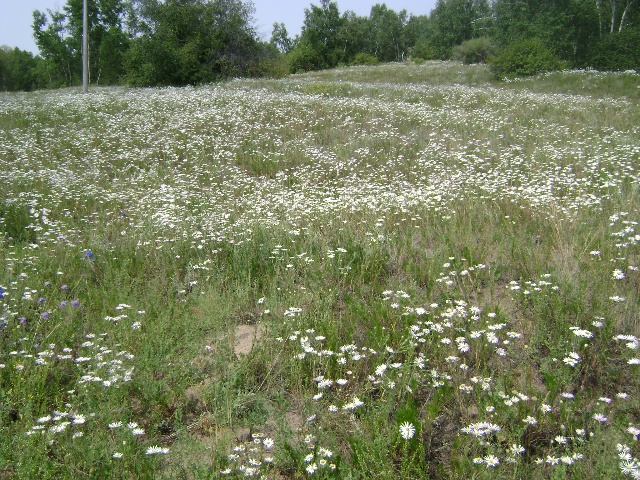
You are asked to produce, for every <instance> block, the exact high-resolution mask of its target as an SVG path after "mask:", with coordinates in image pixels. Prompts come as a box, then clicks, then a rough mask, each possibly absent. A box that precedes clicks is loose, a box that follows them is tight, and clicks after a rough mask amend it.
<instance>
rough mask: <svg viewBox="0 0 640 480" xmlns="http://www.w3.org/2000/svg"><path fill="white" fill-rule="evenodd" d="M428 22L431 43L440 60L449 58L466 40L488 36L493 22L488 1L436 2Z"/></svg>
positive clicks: (440, 0)
mask: <svg viewBox="0 0 640 480" xmlns="http://www.w3.org/2000/svg"><path fill="white" fill-rule="evenodd" d="M431 19H432V22H433V29H434V34H433V37H432V39H431V41H432V43H433V45H434V47H435V48H436V50H437V52H438V55H439V56H440V58H449V57H450V56H451V53H452V49H453V47H454V46H456V45H460V44H461V43H462V42H464V41H466V40H469V39H471V38H475V37H480V36H484V35H487V33H488V32H489V31H490V30H491V28H492V23H493V21H492V17H491V7H490V5H489V3H488V0H438V3H437V4H436V6H435V8H434V9H433V11H432V12H431Z"/></svg>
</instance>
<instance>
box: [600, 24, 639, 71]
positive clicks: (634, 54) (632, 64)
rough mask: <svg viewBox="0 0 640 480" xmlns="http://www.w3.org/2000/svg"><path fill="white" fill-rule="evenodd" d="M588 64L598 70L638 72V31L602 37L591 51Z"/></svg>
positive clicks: (630, 30) (632, 30)
mask: <svg viewBox="0 0 640 480" xmlns="http://www.w3.org/2000/svg"><path fill="white" fill-rule="evenodd" d="M590 63H591V65H592V66H593V67H594V68H596V69H598V70H640V30H639V29H627V30H624V31H623V32H620V33H618V34H608V35H605V36H603V37H602V38H601V39H600V41H599V42H598V43H596V45H595V47H594V49H593V54H592V57H591V62H590Z"/></svg>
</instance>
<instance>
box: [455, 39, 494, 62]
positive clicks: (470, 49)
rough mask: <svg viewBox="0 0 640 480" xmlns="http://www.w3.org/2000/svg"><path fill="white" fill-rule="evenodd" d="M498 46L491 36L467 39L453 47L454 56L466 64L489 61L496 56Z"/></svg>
mask: <svg viewBox="0 0 640 480" xmlns="http://www.w3.org/2000/svg"><path fill="white" fill-rule="evenodd" d="M496 52H497V48H496V46H495V45H494V43H493V41H492V40H491V39H490V38H489V37H478V38H472V39H471V40H467V41H466V42H463V43H462V44H460V45H458V46H457V47H455V48H454V49H453V58H454V59H456V60H460V61H461V62H462V63H464V64H465V65H470V64H472V63H487V62H488V61H489V60H490V59H491V58H492V57H493V56H495V54H496Z"/></svg>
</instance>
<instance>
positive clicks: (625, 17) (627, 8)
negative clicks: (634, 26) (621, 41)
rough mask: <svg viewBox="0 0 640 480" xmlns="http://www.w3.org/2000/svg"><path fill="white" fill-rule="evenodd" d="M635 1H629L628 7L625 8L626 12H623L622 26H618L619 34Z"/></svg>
mask: <svg viewBox="0 0 640 480" xmlns="http://www.w3.org/2000/svg"><path fill="white" fill-rule="evenodd" d="M635 1H636V0H627V6H626V7H625V9H624V12H622V18H621V19H620V25H619V26H618V33H620V32H621V31H622V27H623V26H624V21H625V20H626V19H627V14H628V13H629V9H630V8H631V5H633V4H634V3H635Z"/></svg>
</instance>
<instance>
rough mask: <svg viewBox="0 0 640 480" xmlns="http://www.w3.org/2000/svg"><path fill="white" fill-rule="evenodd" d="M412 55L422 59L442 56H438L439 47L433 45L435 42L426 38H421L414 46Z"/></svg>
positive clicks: (433, 58)
mask: <svg viewBox="0 0 640 480" xmlns="http://www.w3.org/2000/svg"><path fill="white" fill-rule="evenodd" d="M411 56H412V57H413V58H414V59H416V58H419V59H422V60H436V59H438V58H440V57H439V56H438V51H437V49H436V48H435V47H434V46H433V44H432V43H431V42H430V41H429V40H427V39H426V38H420V39H418V41H417V42H416V44H415V45H414V46H413V49H412V50H411Z"/></svg>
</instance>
